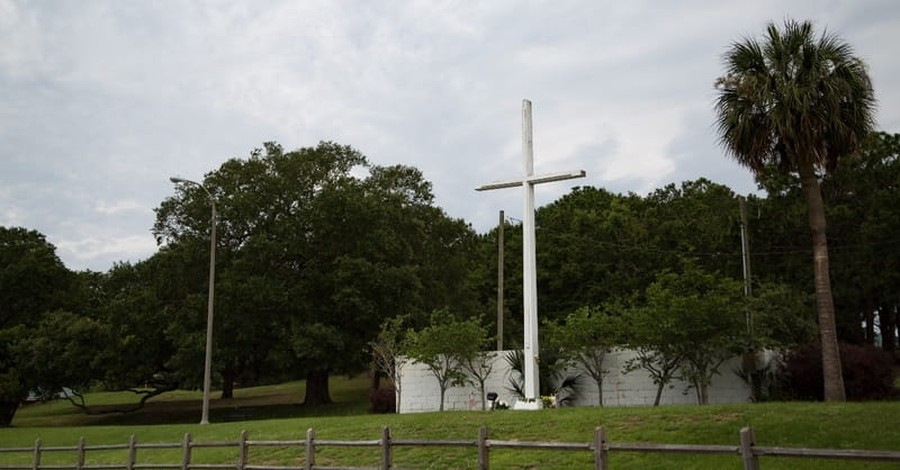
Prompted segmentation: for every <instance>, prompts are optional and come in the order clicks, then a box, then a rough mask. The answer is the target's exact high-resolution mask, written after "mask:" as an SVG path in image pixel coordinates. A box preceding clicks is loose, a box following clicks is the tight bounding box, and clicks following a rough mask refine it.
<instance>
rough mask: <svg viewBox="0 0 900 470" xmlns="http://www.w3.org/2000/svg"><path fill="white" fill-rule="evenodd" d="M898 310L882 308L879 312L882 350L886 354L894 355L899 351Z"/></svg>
mask: <svg viewBox="0 0 900 470" xmlns="http://www.w3.org/2000/svg"><path fill="white" fill-rule="evenodd" d="M897 312H898V311H897V308H896V307H889V308H882V309H880V310H879V311H878V319H879V320H881V349H883V350H884V352H888V353H893V352H894V351H895V350H896V349H897V335H896V334H895V330H896V329H897V319H898V314H897Z"/></svg>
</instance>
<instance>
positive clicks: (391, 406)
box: [369, 386, 397, 414]
mask: <svg viewBox="0 0 900 470" xmlns="http://www.w3.org/2000/svg"><path fill="white" fill-rule="evenodd" d="M369 402H370V403H371V405H370V406H369V412H370V413H380V414H385V413H396V412H397V394H396V392H395V391H394V387H393V386H387V387H381V388H378V389H375V390H372V391H371V392H369Z"/></svg>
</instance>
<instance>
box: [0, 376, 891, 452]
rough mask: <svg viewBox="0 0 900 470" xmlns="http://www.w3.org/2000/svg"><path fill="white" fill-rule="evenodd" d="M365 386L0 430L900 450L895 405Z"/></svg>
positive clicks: (52, 412) (159, 437)
mask: <svg viewBox="0 0 900 470" xmlns="http://www.w3.org/2000/svg"><path fill="white" fill-rule="evenodd" d="M367 386H368V381H367V380H366V379H365V378H360V379H352V380H348V379H346V378H335V379H333V382H332V392H333V397H334V398H335V400H336V401H337V403H336V404H335V405H332V406H328V407H321V408H315V409H306V408H304V407H302V406H300V405H299V401H300V400H301V399H302V396H303V395H302V390H303V384H302V383H289V384H283V385H278V386H269V387H258V388H252V389H242V390H239V391H238V392H237V393H236V397H235V399H233V400H213V402H212V414H211V418H212V424H209V425H205V426H200V425H198V424H196V423H197V421H199V415H200V413H199V411H200V401H199V399H200V394H199V393H197V392H177V393H174V394H171V395H170V396H164V397H159V398H157V399H154V400H152V401H151V403H150V405H152V406H149V407H148V408H147V409H146V410H143V411H141V412H138V413H135V414H129V415H121V414H114V415H83V414H78V413H77V412H73V410H72V407H71V406H70V405H67V404H65V403H64V402H55V403H49V404H40V405H30V406H28V407H26V408H24V409H22V410H21V411H20V412H19V414H18V415H17V417H16V420H15V421H14V427H13V428H9V429H0V446H2V447H11V446H32V445H33V444H34V442H35V439H37V438H40V439H41V441H42V444H43V445H44V446H61V445H74V444H75V443H76V442H77V439H78V437H79V436H84V437H85V438H86V442H87V444H88V445H96V444H124V443H126V442H127V441H128V437H129V436H130V435H132V434H133V435H135V436H137V439H138V442H142V443H147V442H170V443H177V442H180V441H181V440H182V438H183V436H184V434H185V433H191V434H192V436H193V439H194V440H195V441H203V442H209V441H234V440H237V438H238V436H239V434H240V432H241V431H242V430H246V431H247V432H248V433H249V436H250V439H253V440H302V439H304V438H305V435H306V430H307V429H308V428H311V427H312V428H315V430H316V435H317V438H318V439H329V440H375V439H378V438H379V437H380V435H381V430H382V428H383V427H384V426H389V427H390V428H391V430H392V432H393V436H394V438H395V439H469V440H474V439H475V437H476V436H477V433H478V428H479V427H480V426H482V425H484V426H487V427H488V428H489V429H490V433H491V438H492V439H501V440H521V441H557V442H584V443H587V442H590V441H591V440H592V437H593V430H594V428H595V427H596V426H603V427H604V428H605V430H606V434H607V440H608V441H609V442H612V443H625V442H628V443H669V444H721V445H736V444H737V443H738V432H739V430H740V428H742V427H744V426H752V427H753V429H754V431H755V433H756V438H757V443H758V444H759V445H763V446H782V447H818V448H853V449H879V450H900V426H898V425H897V423H900V403H898V402H872V403H844V404H824V403H762V404H741V405H714V406H706V407H699V406H666V407H658V408H651V407H640V408H566V409H550V410H541V411H536V412H515V411H494V412H481V411H465V412H463V411H454V412H445V413H421V414H410V415H371V414H366V413H365V409H366V407H367V406H368V403H367V400H366V395H367V390H366V388H367ZM124 399H129V400H132V401H133V400H134V397H133V396H131V397H129V396H128V395H127V394H124V395H123V394H91V395H89V396H88V403H89V404H91V403H95V404H96V405H97V406H98V407H100V406H110V405H114V404H115V403H116V402H122V400H124ZM235 406H238V407H243V408H248V407H252V408H253V409H254V410H256V415H255V416H254V417H253V419H251V420H248V421H243V422H222V421H223V418H224V417H225V414H226V413H228V412H230V411H233V410H234V408H235ZM394 454H395V462H396V465H397V466H399V467H403V468H472V467H473V466H474V464H475V450H474V449H455V448H443V447H420V448H400V449H397V450H395V452H394ZM124 457H125V452H124V451H104V452H94V453H89V459H88V463H89V464H91V463H93V464H101V463H112V462H116V461H118V462H122V461H124ZM236 458H237V452H236V450H235V449H234V448H230V449H225V448H209V449H207V448H202V449H196V450H195V451H194V461H195V462H198V463H233V462H235V460H236ZM303 459H304V454H303V449H302V446H299V447H298V446H294V447H293V448H275V447H259V448H256V447H254V448H251V462H252V463H254V464H266V465H301V464H302V463H303ZM378 459H379V450H378V449H374V448H332V447H325V448H322V449H321V450H320V451H319V452H318V453H317V463H318V464H319V465H342V466H347V465H366V466H368V465H372V466H374V465H376V464H377V462H378ZM591 459H592V455H591V454H590V453H589V452H563V451H553V452H551V451H532V450H527V451H523V450H511V449H493V450H492V451H491V468H493V469H506V468H509V469H524V468H592V464H591ZM43 460H44V461H43V463H44V464H62V463H68V464H72V463H73V462H74V457H73V454H71V453H68V454H66V453H54V454H48V455H47V456H46V457H45V458H44V459H43ZM180 461H181V457H180V451H179V450H177V449H172V450H154V451H149V450H147V451H143V450H142V451H141V453H140V454H139V463H165V462H167V463H178V462H180ZM30 462H31V455H30V454H28V453H23V454H0V466H2V465H9V464H15V463H18V464H29V463H30ZM761 464H762V468H764V469H775V468H781V469H789V468H790V469H793V468H800V469H803V468H808V469H817V470H822V469H839V468H840V469H845V468H849V469H853V468H859V469H862V468H866V469H873V468H874V469H879V468H885V469H887V468H897V464H896V463H893V464H889V463H871V462H869V463H866V462H862V463H850V462H842V461H830V462H829V461H812V460H797V459H776V458H763V459H762V461H761ZM610 465H611V467H612V468H617V469H619V468H635V469H636V468H642V469H643V468H660V469H664V468H665V469H667V468H697V469H719V468H741V461H740V458H739V457H738V456H734V457H730V456H729V457H722V456H699V455H672V454H636V453H621V452H620V453H612V454H611V457H610Z"/></svg>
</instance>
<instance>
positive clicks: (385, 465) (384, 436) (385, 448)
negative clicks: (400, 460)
mask: <svg viewBox="0 0 900 470" xmlns="http://www.w3.org/2000/svg"><path fill="white" fill-rule="evenodd" d="M392 462H393V449H391V428H389V427H387V426H385V427H384V428H382V429H381V468H382V469H383V470H389V469H390V468H391V464H392Z"/></svg>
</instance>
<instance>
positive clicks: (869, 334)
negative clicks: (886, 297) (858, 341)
mask: <svg viewBox="0 0 900 470" xmlns="http://www.w3.org/2000/svg"><path fill="white" fill-rule="evenodd" d="M863 315H864V320H865V322H866V334H865V336H866V344H868V345H869V346H875V302H873V301H872V293H871V291H866V310H865V312H864V313H863Z"/></svg>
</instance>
